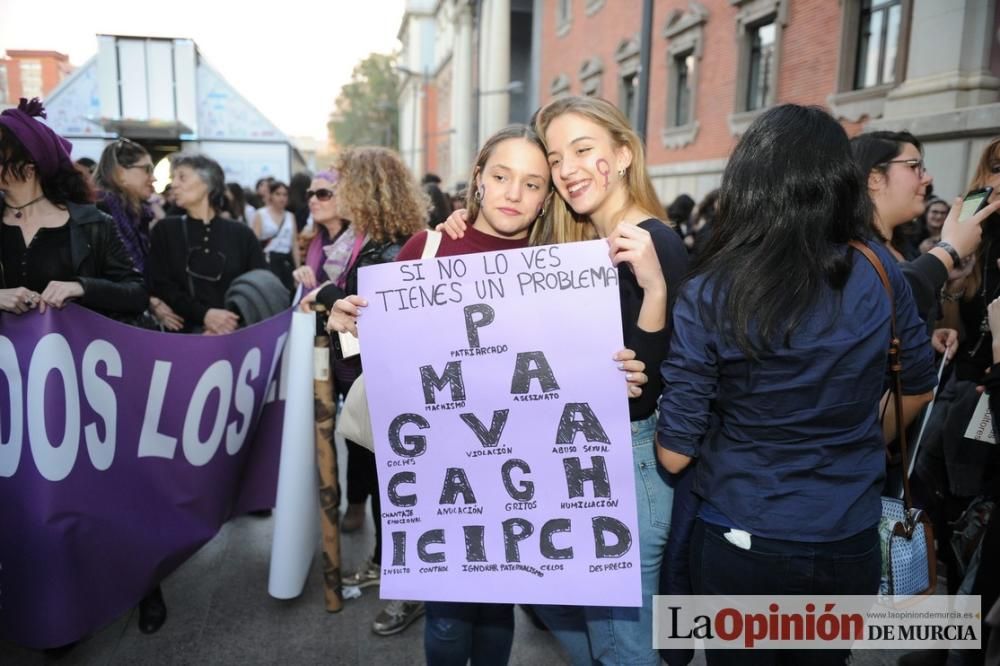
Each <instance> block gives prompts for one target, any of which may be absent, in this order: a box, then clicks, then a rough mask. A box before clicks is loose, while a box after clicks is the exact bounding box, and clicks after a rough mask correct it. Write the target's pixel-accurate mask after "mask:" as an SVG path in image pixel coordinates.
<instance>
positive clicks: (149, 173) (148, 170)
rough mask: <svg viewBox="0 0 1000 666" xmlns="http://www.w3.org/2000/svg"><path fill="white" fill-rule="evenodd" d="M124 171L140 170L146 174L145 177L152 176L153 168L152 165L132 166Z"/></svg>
mask: <svg viewBox="0 0 1000 666" xmlns="http://www.w3.org/2000/svg"><path fill="white" fill-rule="evenodd" d="M125 168H126V169H142V170H143V171H145V172H146V175H147V176H152V175H153V169H154V168H155V167H154V166H153V165H152V164H133V165H132V166H130V167H125Z"/></svg>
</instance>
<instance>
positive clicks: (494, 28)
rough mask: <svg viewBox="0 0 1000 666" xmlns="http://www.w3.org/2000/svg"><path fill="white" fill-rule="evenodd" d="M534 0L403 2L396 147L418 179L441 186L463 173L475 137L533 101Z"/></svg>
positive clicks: (523, 114) (530, 107)
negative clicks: (434, 177)
mask: <svg viewBox="0 0 1000 666" xmlns="http://www.w3.org/2000/svg"><path fill="white" fill-rule="evenodd" d="M539 5H540V3H539V2H537V0H408V2H407V5H406V12H405V13H404V15H403V19H402V22H401V25H400V28H399V35H398V36H399V40H400V42H401V43H402V52H401V56H400V74H401V76H402V86H401V88H400V96H399V110H400V113H399V125H400V126H399V137H400V143H399V149H400V153H401V155H402V156H403V158H404V160H406V162H407V164H408V165H409V166H410V168H411V169H412V170H413V172H414V174H416V175H417V176H418V177H419V176H420V175H422V174H424V173H427V172H433V173H436V174H438V175H439V176H440V177H441V178H442V180H443V181H444V184H445V186H446V187H447V188H448V189H451V188H453V187H454V186H455V185H456V184H457V183H461V182H464V181H465V180H466V179H467V178H468V175H469V169H470V167H471V166H472V160H473V159H474V158H475V154H476V153H475V151H476V149H477V147H478V146H479V145H480V144H481V143H482V141H483V140H484V139H485V138H486V137H488V136H489V135H490V134H492V133H493V132H495V131H496V130H498V129H500V128H501V127H504V126H505V125H507V124H509V123H511V122H527V121H528V119H529V118H530V116H531V113H532V112H533V111H534V109H535V108H536V107H537V106H538V94H537V93H538V71H539V69H538V62H539V57H538V53H539V51H538V49H539V46H540V41H539V40H540V33H539V24H538V22H537V16H538V13H537V7H538V6H539Z"/></svg>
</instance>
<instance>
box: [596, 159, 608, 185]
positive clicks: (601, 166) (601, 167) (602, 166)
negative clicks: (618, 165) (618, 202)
mask: <svg viewBox="0 0 1000 666" xmlns="http://www.w3.org/2000/svg"><path fill="white" fill-rule="evenodd" d="M597 173H599V174H601V175H602V176H604V189H608V185H609V184H610V182H611V179H610V178H609V175H610V174H611V165H610V164H608V161H607V160H606V159H604V158H603V157H602V158H601V159H599V160H597Z"/></svg>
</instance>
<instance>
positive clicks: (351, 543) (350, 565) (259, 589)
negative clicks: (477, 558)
mask: <svg viewBox="0 0 1000 666" xmlns="http://www.w3.org/2000/svg"><path fill="white" fill-rule="evenodd" d="M338 449H340V455H341V458H340V460H341V465H340V469H341V470H344V469H346V467H347V465H346V464H344V461H345V460H346V459H345V458H344V457H343V455H344V452H343V449H342V445H341V446H338ZM273 523H274V521H273V519H271V518H256V517H252V516H244V517H241V518H238V519H236V520H233V521H231V522H229V523H228V524H226V525H225V526H224V527H223V528H222V530H221V531H220V532H219V534H218V535H217V536H216V537H215V538H214V539H213V540H212V541H210V542H209V543H207V544H206V545H205V546H204V547H203V548H202V549H201V550H200V551H198V553H196V554H195V555H194V556H193V557H192V558H191V559H190V560H188V561H187V562H186V563H185V564H184V565H183V566H181V567H180V568H179V569H178V570H177V571H176V572H174V573H173V574H172V575H171V576H169V577H168V578H167V579H166V580H165V581H164V583H163V592H164V597H165V599H166V602H167V607H168V617H167V621H166V624H164V626H163V628H162V629H160V631H159V632H157V633H156V634H153V635H150V636H147V635H144V634H142V633H140V632H139V629H138V627H137V626H136V624H137V616H138V611H137V610H135V609H133V611H132V612H130V613H128V614H127V615H125V616H123V617H121V618H119V619H118V620H117V621H115V622H114V623H112V624H111V625H109V626H107V627H105V628H104V629H102V630H101V631H99V632H98V633H96V634H94V635H93V636H90V637H89V638H87V639H85V640H83V641H81V642H80V643H79V644H77V645H76V647H74V648H73V649H71V650H69V651H67V652H66V653H64V654H62V655H52V654H48V653H44V652H39V651H35V650H28V649H24V648H20V647H18V646H15V645H12V644H9V643H3V642H0V665H2V666H20V665H22V664H23V665H24V666H35V665H38V664H58V665H60V666H63V665H65V666H75V665H77V664H81V665H84V664H85V665H90V664H94V665H98V664H100V665H106V666H126V665H131V664H137V665H138V664H141V665H143V666H159V665H163V666H168V665H169V666H172V665H175V664H177V665H181V664H184V665H186V664H197V665H199V666H201V665H215V664H219V665H229V664H233V665H235V664H239V665H241V666H245V665H247V664H292V665H297V664H325V665H331V664H332V665H340V664H343V665H345V666H347V665H354V664H358V665H362V664H363V665H364V666H394V665H410V664H422V663H424V656H423V630H424V621H423V619H422V618H421V619H420V620H418V621H417V622H415V623H414V624H413V625H411V626H410V627H409V628H408V629H407V630H406V631H404V632H403V633H401V634H397V635H395V636H389V637H380V636H377V635H375V634H373V633H372V632H371V628H370V626H371V621H372V619H373V618H374V617H375V615H376V614H377V613H378V612H379V610H380V609H381V607H382V605H383V603H384V602H382V601H380V600H379V598H378V593H377V588H367V589H365V590H364V591H363V592H364V593H363V595H362V597H361V598H360V599H356V600H352V601H348V602H346V605H345V608H344V610H343V611H341V612H340V613H327V612H326V610H325V608H324V603H323V585H322V576H321V571H320V564H319V563H320V561H321V558H320V557H319V552H320V551H319V544H317V556H316V557H315V558H314V560H313V565H312V570H311V571H310V573H309V578H308V580H307V581H306V584H305V590H304V591H303V593H302V595H301V596H300V597H298V598H297V599H292V600H286V601H282V600H277V599H273V598H271V597H270V596H268V594H267V577H268V567H269V562H270V547H271V535H272V531H273ZM373 542H374V531H373V529H372V524H371V520H370V519H369V520H368V521H366V524H365V527H364V529H363V530H362V531H359V532H358V533H354V534H345V535H343V537H342V540H341V549H342V559H343V565H344V567H343V569H344V571H345V572H350V571H353V570H354V568H356V567H357V566H359V565H361V564H362V563H363V562H364V560H365V558H366V557H367V556H368V555H370V553H371V551H372V546H373ZM515 624H516V630H515V634H514V650H513V654H512V656H511V660H510V663H511V664H512V665H513V666H536V665H539V664H543V665H544V666H560V665H562V664H567V663H568V662H567V660H566V659H565V657H564V655H563V653H562V650H561V648H560V647H559V645H558V643H557V642H556V640H555V639H554V638H553V637H552V636H551V635H549V634H548V633H547V632H545V631H541V630H538V629H536V628H535V627H534V626H533V625H532V624H531V622H530V620H529V619H528V618H527V616H526V615H525V614H524V613H523V612H522V611H521V610H520V609H518V610H517V617H516V623H515ZM899 654H901V653H900V652H872V651H862V652H857V653H855V655H854V661H853V663H854V664H858V665H865V666H868V665H871V666H875V665H885V666H888V665H890V664H895V663H896V659H897V657H898V656H899ZM692 663H693V665H694V666H702V665H703V664H704V663H705V661H704V655H702V654H698V655H696V658H695V661H694V662H692Z"/></svg>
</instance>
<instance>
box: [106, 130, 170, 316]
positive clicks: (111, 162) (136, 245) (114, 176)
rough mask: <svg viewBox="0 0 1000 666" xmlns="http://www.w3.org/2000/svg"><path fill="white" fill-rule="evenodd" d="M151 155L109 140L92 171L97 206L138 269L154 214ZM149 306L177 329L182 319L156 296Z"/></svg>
mask: <svg viewBox="0 0 1000 666" xmlns="http://www.w3.org/2000/svg"><path fill="white" fill-rule="evenodd" d="M155 180H156V179H155V178H154V177H153V159H152V158H151V157H150V156H149V153H148V152H147V151H146V149H145V148H143V147H142V146H140V145H139V144H138V143H135V142H134V141H130V140H128V139H124V138H122V139H118V140H117V141H115V142H114V143H112V144H109V145H108V146H107V147H106V148H105V149H104V152H103V153H101V159H100V161H99V162H98V164H97V168H96V170H95V172H94V182H95V183H96V185H97V187H98V188H99V191H98V193H97V207H98V208H99V209H101V210H102V211H104V212H105V213H107V214H108V215H110V216H111V217H112V219H114V221H115V225H116V226H117V227H118V235H119V236H120V237H121V240H122V244H123V245H124V246H125V250H126V251H127V252H128V255H129V257H131V258H132V263H133V264H135V267H136V268H137V269H138V270H139V272H140V273H145V272H146V260H147V259H148V257H149V229H150V224H151V223H152V221H153V219H154V216H153V210H152V209H151V208H150V206H149V204H148V201H149V198H150V197H151V196H152V195H153V182H154V181H155ZM149 310H150V312H152V313H153V315H154V316H155V317H156V319H157V321H158V322H159V323H160V324H161V325H162V326H163V327H164V328H166V329H167V330H170V331H179V330H181V328H182V327H183V326H184V320H183V319H181V318H180V317H179V316H178V315H177V313H176V312H174V311H173V310H171V309H170V306H169V305H167V304H166V303H164V302H163V301H162V300H160V299H159V298H156V297H155V296H153V297H150V299H149Z"/></svg>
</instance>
